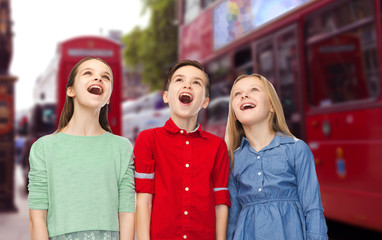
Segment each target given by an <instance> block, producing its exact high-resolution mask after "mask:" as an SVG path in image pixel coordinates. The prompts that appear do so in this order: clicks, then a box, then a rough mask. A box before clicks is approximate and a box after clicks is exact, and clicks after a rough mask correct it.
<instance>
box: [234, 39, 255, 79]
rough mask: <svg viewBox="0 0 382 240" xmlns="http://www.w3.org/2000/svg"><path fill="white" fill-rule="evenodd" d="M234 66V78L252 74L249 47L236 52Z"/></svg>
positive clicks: (250, 50)
mask: <svg viewBox="0 0 382 240" xmlns="http://www.w3.org/2000/svg"><path fill="white" fill-rule="evenodd" d="M234 64H235V73H236V76H240V75H242V74H248V75H249V74H252V73H253V62H252V49H251V47H250V46H247V47H245V48H243V49H240V50H238V51H236V53H235V58H234Z"/></svg>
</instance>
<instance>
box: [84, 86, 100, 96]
mask: <svg viewBox="0 0 382 240" xmlns="http://www.w3.org/2000/svg"><path fill="white" fill-rule="evenodd" d="M88 92H89V93H91V94H95V95H101V94H102V92H103V89H102V87H101V86H98V85H91V86H90V87H89V88H88Z"/></svg>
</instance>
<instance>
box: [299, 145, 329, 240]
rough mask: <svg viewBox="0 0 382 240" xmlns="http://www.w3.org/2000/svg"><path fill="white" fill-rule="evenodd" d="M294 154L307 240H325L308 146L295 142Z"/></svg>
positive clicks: (321, 211)
mask: <svg viewBox="0 0 382 240" xmlns="http://www.w3.org/2000/svg"><path fill="white" fill-rule="evenodd" d="M295 154H296V163H295V164H296V166H295V171H296V177H297V185H298V186H297V187H298V196H299V201H300V203H301V205H302V209H303V212H304V216H305V220H306V230H307V239H308V240H313V239H314V240H327V239H328V235H327V227H326V222H325V218H324V215H323V211H324V210H323V208H322V203H321V194H320V187H319V184H318V179H317V174H316V169H315V165H314V157H313V154H312V152H311V151H310V149H309V147H308V145H306V143H305V142H303V141H301V140H299V141H298V142H296V151H295Z"/></svg>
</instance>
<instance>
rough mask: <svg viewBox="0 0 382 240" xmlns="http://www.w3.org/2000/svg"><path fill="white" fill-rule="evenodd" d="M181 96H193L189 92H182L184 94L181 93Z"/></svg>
mask: <svg viewBox="0 0 382 240" xmlns="http://www.w3.org/2000/svg"><path fill="white" fill-rule="evenodd" d="M180 96H181V97H182V96H189V97H192V96H191V94H189V93H182V94H180Z"/></svg>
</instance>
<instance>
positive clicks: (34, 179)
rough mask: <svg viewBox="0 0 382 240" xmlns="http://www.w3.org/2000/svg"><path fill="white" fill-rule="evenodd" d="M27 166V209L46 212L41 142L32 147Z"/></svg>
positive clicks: (46, 202)
mask: <svg viewBox="0 0 382 240" xmlns="http://www.w3.org/2000/svg"><path fill="white" fill-rule="evenodd" d="M29 164H30V171H29V175H28V177H29V184H28V191H29V194H28V207H29V209H37V210H47V209H48V208H49V202H48V177H47V169H46V162H45V156H44V144H43V141H42V140H37V141H36V142H35V143H34V144H33V145H32V147H31V150H30V153H29Z"/></svg>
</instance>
